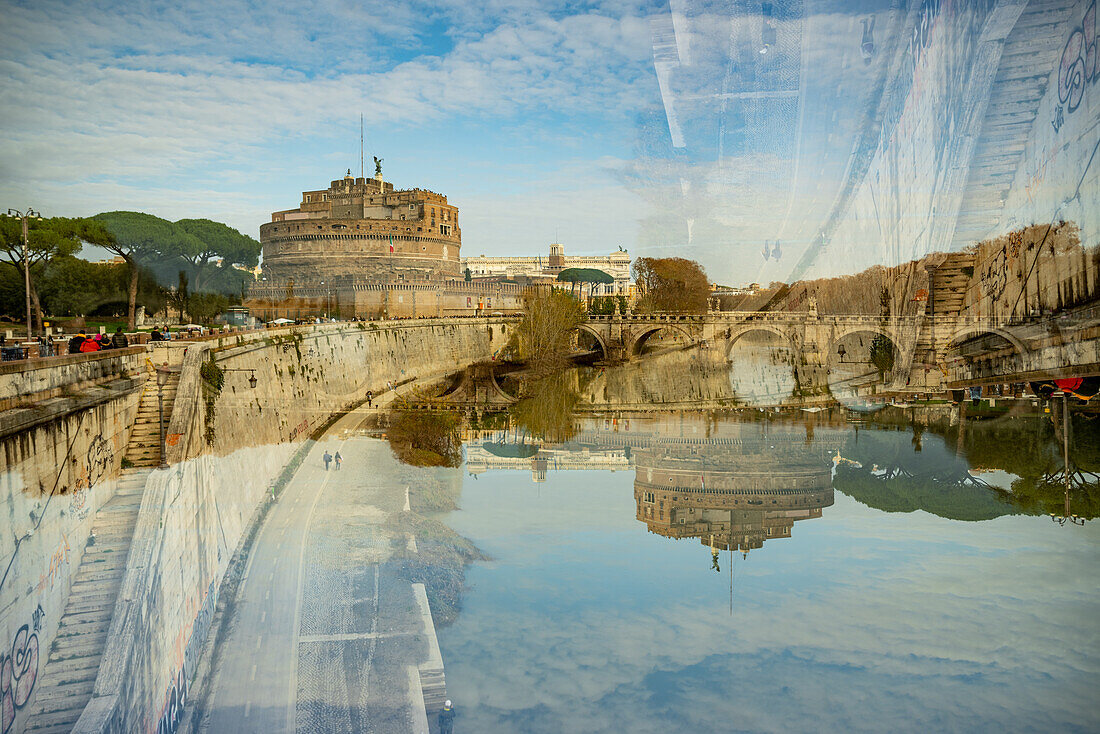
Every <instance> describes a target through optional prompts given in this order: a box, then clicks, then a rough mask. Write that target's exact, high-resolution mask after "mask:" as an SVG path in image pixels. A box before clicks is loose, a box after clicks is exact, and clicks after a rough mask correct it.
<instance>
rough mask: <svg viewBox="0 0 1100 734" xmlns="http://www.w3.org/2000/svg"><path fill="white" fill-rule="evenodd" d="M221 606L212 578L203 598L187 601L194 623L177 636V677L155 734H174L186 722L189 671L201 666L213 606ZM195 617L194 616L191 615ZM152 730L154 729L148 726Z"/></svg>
mask: <svg viewBox="0 0 1100 734" xmlns="http://www.w3.org/2000/svg"><path fill="white" fill-rule="evenodd" d="M217 603H218V585H217V579H216V578H215V579H211V580H210V583H209V585H208V586H207V587H206V589H205V591H204V592H203V593H202V594H201V595H196V596H195V597H192V598H191V599H189V600H188V602H187V607H186V608H187V611H188V612H190V614H189V615H188V616H191V621H190V622H188V623H187V624H186V625H184V626H183V628H182V629H180V631H179V632H178V633H177V634H176V639H175V642H174V643H173V650H174V652H175V664H174V665H175V668H174V669H175V671H176V672H175V674H174V675H172V677H171V678H170V679H169V681H168V688H167V690H166V691H165V692H164V700H163V703H162V704H161V708H160V713H159V714H158V716H157V718H156V721H155V722H154V724H155V731H156V734H174V732H175V731H176V730H177V729H178V728H179V725H180V722H181V721H182V720H183V710H184V708H185V706H186V705H187V691H188V680H189V678H190V675H189V674H188V671H194V670H195V669H196V667H197V666H198V660H199V655H200V654H201V652H202V645H203V643H204V642H205V641H206V635H207V633H209V631H210V625H211V624H212V623H213V621H214V607H215V606H216V605H217ZM192 615H193V616H192ZM148 728H149V730H153V729H154V727H148Z"/></svg>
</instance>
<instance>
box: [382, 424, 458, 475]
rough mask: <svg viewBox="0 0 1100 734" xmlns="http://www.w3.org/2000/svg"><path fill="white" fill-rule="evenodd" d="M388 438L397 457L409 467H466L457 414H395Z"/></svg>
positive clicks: (387, 434)
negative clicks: (463, 463) (463, 459)
mask: <svg viewBox="0 0 1100 734" xmlns="http://www.w3.org/2000/svg"><path fill="white" fill-rule="evenodd" d="M386 436H387V438H388V439H389V442H390V448H391V449H393V453H394V455H395V456H397V458H398V459H400V460H401V461H403V462H404V463H406V464H411V465H412V466H451V467H455V466H458V465H459V464H461V463H462V451H461V447H462V439H461V436H460V433H459V418H458V415H457V414H455V413H450V412H445V411H405V412H400V413H395V414H394V415H393V417H392V419H391V422H390V427H389V430H388V431H387V433H386Z"/></svg>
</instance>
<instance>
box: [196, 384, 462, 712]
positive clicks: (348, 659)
mask: <svg viewBox="0 0 1100 734" xmlns="http://www.w3.org/2000/svg"><path fill="white" fill-rule="evenodd" d="M376 405H377V403H376ZM363 418H364V414H363V413H362V412H354V413H351V414H349V415H347V416H344V417H343V418H341V419H340V420H339V421H337V422H336V423H335V424H334V425H333V426H332V427H331V428H330V429H329V430H328V431H327V432H326V434H325V436H324V437H322V438H321V439H320V440H319V441H317V442H316V443H315V444H314V445H313V446H312V447H311V448H310V449H309V451H308V453H307V454H306V456H305V458H304V460H303V462H302V464H301V466H300V467H299V468H298V470H297V472H296V473H295V475H294V477H293V479H291V481H290V482H289V483H288V484H287V486H286V488H285V490H284V491H283V493H282V495H281V497H280V498H279V499H278V501H277V502H276V503H275V506H274V507H273V508H272V510H271V512H270V514H269V515H268V517H267V519H266V521H265V522H264V524H263V526H262V528H261V529H260V530H259V534H258V536H257V538H256V542H255V545H254V546H253V549H252V552H251V555H250V558H249V560H248V564H247V567H246V571H245V578H244V579H243V580H242V582H241V587H240V591H239V593H238V597H237V600H236V603H235V605H232V606H234V607H235V608H233V609H231V610H230V612H229V613H230V614H231V618H230V619H229V620H228V625H229V626H228V630H227V633H226V634H225V635H224V637H223V639H222V641H221V642H220V645H219V648H220V649H218V651H217V656H218V661H219V662H218V663H216V667H215V670H214V673H213V676H212V681H211V685H210V690H209V693H208V694H207V695H206V697H205V698H206V701H207V704H206V707H205V711H204V712H203V715H202V717H201V723H200V725H199V730H200V731H209V732H221V731H237V732H263V733H264V734H267V733H269V732H273V731H280V732H282V731H366V730H368V728H369V730H371V731H376V732H417V733H419V732H427V731H428V724H427V714H426V712H425V702H426V701H427V703H428V705H429V706H431V705H434V704H436V703H437V702H436V699H439V700H440V701H441V700H442V697H443V696H445V688H444V683H443V663H442V658H441V657H440V654H439V647H438V644H437V643H436V640H435V628H434V624H433V622H432V617H431V612H430V611H429V610H428V608H427V597H426V595H425V593H424V589H423V586H422V585H420V584H411V583H409V582H408V581H406V580H404V579H402V578H398V577H397V576H396V575H395V574H394V571H393V569H392V564H388V562H389V561H391V560H392V558H393V556H394V551H395V549H396V550H397V551H398V552H399V553H400V554H401V555H402V556H407V555H409V554H413V555H415V553H416V549H417V545H416V539H415V537H414V536H413V535H411V534H409V533H407V532H405V531H403V530H400V529H399V528H398V527H397V525H395V523H394V519H395V518H396V517H400V516H401V515H402V513H405V512H406V509H407V507H408V504H407V502H408V500H407V492H406V485H405V484H404V483H401V482H400V481H395V478H397V475H398V474H400V473H401V471H400V467H399V466H398V465H397V462H396V460H395V459H394V458H393V457H392V454H391V451H390V449H389V446H388V445H387V444H386V443H385V442H383V441H379V440H377V439H371V438H366V437H363V436H360V435H358V433H357V432H356V431H355V429H356V427H357V426H358V425H359V423H360V422H361V421H362V420H363ZM325 451H328V452H329V453H331V454H335V453H336V452H337V451H339V452H340V454H341V456H342V457H343V467H342V469H341V470H339V471H337V470H336V468H335V465H333V466H332V467H330V468H329V470H327V471H326V470H325V468H324V464H323V460H322V457H323V454H324V452H325ZM426 690H427V694H428V695H425V691H426ZM368 722H369V727H368Z"/></svg>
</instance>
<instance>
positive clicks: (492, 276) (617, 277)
mask: <svg viewBox="0 0 1100 734" xmlns="http://www.w3.org/2000/svg"><path fill="white" fill-rule="evenodd" d="M569 268H590V269H593V270H602V271H603V272H605V273H607V274H608V275H610V276H611V277H612V278H614V282H613V283H606V284H594V285H593V286H592V292H591V295H593V296H612V295H618V296H629V295H630V287H631V280H630V253H628V252H627V251H626V250H619V251H618V252H613V253H611V254H610V255H566V254H565V246H564V245H562V244H561V243H560V242H555V243H553V244H552V245H550V251H549V253H548V254H546V255H535V256H533V257H485V256H484V255H480V256H478V257H466V258H462V272H463V273H464V274H465V273H466V271H467V270H468V271H469V274H470V278H471V279H472V280H474V281H477V280H517V281H528V282H535V283H537V282H552V281H554V280H556V279H557V277H558V274H559V273H560V272H561V271H563V270H566V269H569Z"/></svg>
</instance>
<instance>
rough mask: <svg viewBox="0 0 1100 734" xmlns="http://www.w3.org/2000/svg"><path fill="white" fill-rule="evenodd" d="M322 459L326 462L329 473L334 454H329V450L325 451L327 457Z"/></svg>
mask: <svg viewBox="0 0 1100 734" xmlns="http://www.w3.org/2000/svg"><path fill="white" fill-rule="evenodd" d="M321 458H322V459H324V460H325V471H328V465H329V464H331V463H332V454H330V453H329V452H328V449H325V455H324V456H322V457H321Z"/></svg>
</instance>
